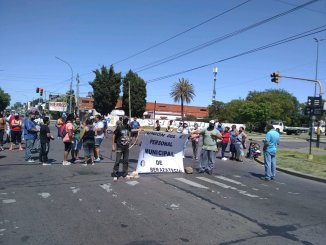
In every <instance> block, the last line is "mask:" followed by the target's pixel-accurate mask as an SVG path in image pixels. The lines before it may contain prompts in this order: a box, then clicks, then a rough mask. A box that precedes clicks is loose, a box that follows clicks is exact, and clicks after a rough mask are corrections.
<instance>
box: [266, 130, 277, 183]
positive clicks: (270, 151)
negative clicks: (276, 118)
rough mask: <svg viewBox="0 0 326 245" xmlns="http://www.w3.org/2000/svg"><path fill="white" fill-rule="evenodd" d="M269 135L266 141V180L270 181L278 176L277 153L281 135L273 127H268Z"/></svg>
mask: <svg viewBox="0 0 326 245" xmlns="http://www.w3.org/2000/svg"><path fill="white" fill-rule="evenodd" d="M266 130H267V134H266V136H265V139H264V140H263V141H264V148H263V149H264V165H265V177H264V180H266V181H269V180H273V179H274V178H275V174H276V151H277V145H278V143H279V141H280V134H279V133H278V132H277V131H276V130H275V129H274V127H273V125H271V124H268V125H267V126H266Z"/></svg>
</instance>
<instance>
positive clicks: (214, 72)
mask: <svg viewBox="0 0 326 245" xmlns="http://www.w3.org/2000/svg"><path fill="white" fill-rule="evenodd" d="M217 71H218V69H217V67H216V66H215V67H214V68H213V74H214V87H213V98H212V101H215V97H216V90H215V83H216V75H217Z"/></svg>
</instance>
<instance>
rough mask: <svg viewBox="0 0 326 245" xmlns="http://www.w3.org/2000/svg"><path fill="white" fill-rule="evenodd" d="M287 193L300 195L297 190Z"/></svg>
mask: <svg viewBox="0 0 326 245" xmlns="http://www.w3.org/2000/svg"><path fill="white" fill-rule="evenodd" d="M288 193H289V194H292V195H300V193H298V192H290V191H289V192H288Z"/></svg>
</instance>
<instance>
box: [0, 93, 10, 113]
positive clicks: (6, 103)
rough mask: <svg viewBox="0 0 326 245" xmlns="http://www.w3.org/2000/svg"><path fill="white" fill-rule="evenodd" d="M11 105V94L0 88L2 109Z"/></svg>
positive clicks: (0, 109) (0, 107) (0, 106)
mask: <svg viewBox="0 0 326 245" xmlns="http://www.w3.org/2000/svg"><path fill="white" fill-rule="evenodd" d="M9 105H10V95H9V94H7V93H5V91H3V90H2V89H1V88H0V111H3V110H4V109H6V108H7V106H9Z"/></svg>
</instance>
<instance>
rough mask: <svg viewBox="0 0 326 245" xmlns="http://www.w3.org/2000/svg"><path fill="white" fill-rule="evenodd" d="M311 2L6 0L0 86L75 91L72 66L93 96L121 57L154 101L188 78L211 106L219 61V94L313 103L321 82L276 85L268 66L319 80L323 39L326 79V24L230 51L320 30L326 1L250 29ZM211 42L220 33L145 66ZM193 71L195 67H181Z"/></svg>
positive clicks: (22, 95)
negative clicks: (99, 76)
mask: <svg viewBox="0 0 326 245" xmlns="http://www.w3.org/2000/svg"><path fill="white" fill-rule="evenodd" d="M308 2H310V1H309V0H251V1H246V0H241V1H240V0H237V1H235V0H219V1H217V0H187V1H186V0H156V1H153V0H119V1H112V0H93V1H86V0H69V1H67V0H66V1H64V0H47V1H44V0H0V88H2V89H3V90H4V91H5V92H6V93H9V94H10V96H11V104H12V105H13V104H14V103H15V102H17V101H20V102H26V101H29V100H33V99H36V98H38V94H36V88H37V87H39V88H43V89H44V90H45V91H46V94H47V95H48V94H50V93H51V94H60V93H61V94H62V93H65V92H67V91H68V90H69V86H70V81H71V76H72V73H73V89H76V75H77V74H79V77H80V96H86V95H87V94H88V92H91V91H92V88H91V86H90V85H89V81H92V80H93V79H94V73H93V71H94V70H96V69H99V68H100V67H101V66H103V65H104V66H107V67H109V66H110V65H111V64H113V65H114V69H115V71H116V72H121V73H122V75H124V74H126V73H127V72H128V71H129V70H130V69H131V70H133V71H136V72H137V73H138V75H139V76H140V77H142V78H143V79H144V80H145V81H146V82H147V98H146V100H147V101H148V102H154V101H157V102H160V103H174V101H173V99H172V98H171V97H170V91H171V87H172V85H173V84H174V83H175V82H177V81H178V80H179V79H181V78H184V79H187V80H189V82H190V83H191V84H193V86H194V90H195V94H196V96H195V97H194V100H193V101H191V103H190V104H189V105H193V106H207V105H209V104H211V102H212V93H213V84H214V75H213V68H214V67H217V68H218V73H217V77H216V100H218V101H222V102H225V103H227V102H229V101H231V100H233V99H239V98H242V99H245V98H246V96H247V95H248V93H249V92H250V91H264V90H266V89H284V90H286V91H287V92H289V93H291V94H292V95H294V96H295V97H297V99H298V100H299V102H306V101H307V97H308V96H313V95H314V90H315V85H314V83H312V82H308V81H300V80H292V79H286V78H281V79H280V82H279V84H275V83H272V82H271V78H270V74H271V73H273V72H275V71H279V72H280V75H283V76H290V77H299V78H308V79H315V76H316V63H317V62H316V61H317V46H319V52H318V74H317V77H318V79H319V80H321V82H322V83H324V86H325V87H326V82H325V80H326V40H324V41H323V39H326V31H322V32H319V33H315V34H313V35H309V36H306V37H303V38H300V39H297V40H294V41H291V42H288V43H283V44H281V45H278V46H274V47H270V48H267V49H263V50H260V51H258V52H252V53H250V54H247V55H242V56H239V57H234V58H231V57H233V56H236V55H238V54H241V53H244V52H247V51H249V50H254V49H256V48H259V47H261V46H265V45H268V44H271V43H274V42H277V41H280V40H283V39H285V38H288V37H291V36H294V35H297V34H300V33H303V32H306V31H309V30H312V29H315V28H318V27H321V26H324V27H323V28H321V29H318V30H325V25H326V0H319V1H316V2H314V3H312V4H310V5H307V6H305V7H304V8H301V9H298V10H296V11H293V12H291V13H288V14H284V15H282V16H281V17H279V18H273V19H272V20H270V21H265V23H263V24H261V25H257V26H256V27H252V28H248V30H246V31H245V29H244V28H247V27H250V26H252V25H255V24H257V23H260V22H262V21H263V20H267V19H269V18H271V17H273V16H276V15H278V14H281V13H284V12H286V11H288V10H291V9H293V8H295V7H297V6H300V5H302V4H304V3H308ZM241 3H243V5H241V6H239V7H237V8H235V7H236V6H237V5H240V4H241ZM232 8H234V9H233V10H231V9H232ZM224 12H226V13H224ZM223 13H224V14H223ZM213 17H215V18H213ZM204 22H206V23H204ZM201 23H203V24H202V25H199V24H201ZM198 25H199V26H198ZM196 26H197V27H196ZM189 29H191V30H189ZM186 30H189V31H187V32H185V31H186ZM239 30H243V31H241V32H240V31H239ZM182 32H185V33H184V34H182V35H178V34H180V33H182ZM229 34H232V35H229ZM174 36H176V37H175V38H172V39H170V38H171V37H174ZM221 37H224V38H221ZM314 38H316V39H317V40H319V41H318V43H317V42H316V41H315V40H314ZM168 39H170V40H169V41H166V40H168ZM212 40H219V41H217V42H212V45H206V46H207V47H205V48H201V49H198V50H197V51H196V52H192V53H190V54H187V55H184V56H182V57H179V58H177V59H174V60H171V61H169V62H166V63H163V64H159V65H158V66H155V67H151V68H150V69H147V70H143V71H140V69H139V68H140V67H142V66H144V65H148V64H151V63H153V62H156V61H158V60H161V59H164V58H167V57H170V56H173V55H176V54H179V53H180V52H184V51H186V50H189V49H192V48H194V47H198V46H199V45H202V44H205V43H208V42H210V41H212ZM163 41H166V42H164V43H162V44H160V45H157V46H156V47H154V48H151V49H149V48H150V47H153V46H155V45H156V44H159V43H161V42H163ZM146 49H149V50H147V51H145V52H141V51H144V50H146ZM137 53H140V54H138V55H135V56H134V57H131V58H130V56H133V55H134V54H137ZM56 57H58V58H60V59H61V60H64V61H65V62H67V63H68V64H69V65H70V66H71V68H72V70H71V69H70V67H69V65H68V64H67V63H64V62H63V61H61V60H60V59H57V58H56ZM122 60H123V61H122ZM199 67H201V68H199ZM193 68H198V69H194V70H192V69H193ZM187 70H191V71H188V72H185V73H181V74H178V73H180V72H182V71H187ZM71 71H72V72H71ZM171 74H177V75H175V76H173V75H171ZM169 75H171V76H169ZM165 76H167V78H165V79H161V78H163V77H165ZM157 78H159V79H157ZM318 93H319V87H317V94H318Z"/></svg>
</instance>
